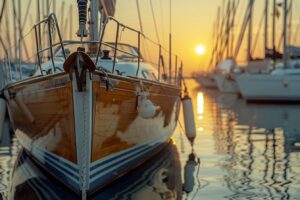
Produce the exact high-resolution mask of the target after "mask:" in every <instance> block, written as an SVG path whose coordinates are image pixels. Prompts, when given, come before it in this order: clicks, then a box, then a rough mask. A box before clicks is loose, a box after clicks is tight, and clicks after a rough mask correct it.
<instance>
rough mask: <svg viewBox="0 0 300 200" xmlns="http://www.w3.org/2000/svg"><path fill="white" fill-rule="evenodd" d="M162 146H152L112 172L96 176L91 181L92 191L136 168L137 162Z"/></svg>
mask: <svg viewBox="0 0 300 200" xmlns="http://www.w3.org/2000/svg"><path fill="white" fill-rule="evenodd" d="M160 145H161V143H158V144H156V145H155V146H150V147H149V148H148V149H147V150H145V151H143V152H141V153H139V154H137V155H135V156H133V157H131V158H130V159H126V160H125V161H123V162H121V164H119V165H116V166H114V167H111V168H110V170H108V171H105V172H102V173H99V174H97V175H96V176H94V177H93V178H91V179H90V189H95V188H97V186H99V185H101V184H103V183H104V182H106V181H107V180H110V179H111V178H112V177H113V176H116V175H118V173H119V172H121V171H124V169H128V168H131V167H132V166H134V163H135V162H138V161H139V160H140V159H141V157H143V156H144V155H147V154H150V152H151V151H153V150H154V149H155V148H157V147H159V146H160Z"/></svg>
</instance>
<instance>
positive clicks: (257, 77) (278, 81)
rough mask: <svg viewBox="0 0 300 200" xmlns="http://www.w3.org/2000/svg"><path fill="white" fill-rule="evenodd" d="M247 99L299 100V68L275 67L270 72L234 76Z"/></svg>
mask: <svg viewBox="0 0 300 200" xmlns="http://www.w3.org/2000/svg"><path fill="white" fill-rule="evenodd" d="M236 81H237V83H238V85H239V88H240V91H241V94H242V96H243V97H244V98H245V99H246V100H247V101H300V90H299V88H300V69H295V68H287V69H276V70H274V71H272V72H271V73H270V74H241V75H237V76H236Z"/></svg>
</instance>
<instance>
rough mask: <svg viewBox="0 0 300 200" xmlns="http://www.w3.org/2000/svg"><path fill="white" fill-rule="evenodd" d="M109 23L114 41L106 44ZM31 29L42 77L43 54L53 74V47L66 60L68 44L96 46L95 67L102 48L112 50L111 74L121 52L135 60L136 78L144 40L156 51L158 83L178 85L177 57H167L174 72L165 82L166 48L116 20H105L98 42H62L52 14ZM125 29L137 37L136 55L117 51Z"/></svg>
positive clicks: (179, 70)
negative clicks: (112, 25) (44, 40)
mask: <svg viewBox="0 0 300 200" xmlns="http://www.w3.org/2000/svg"><path fill="white" fill-rule="evenodd" d="M109 22H114V23H115V24H116V25H117V30H116V35H115V41H114V42H113V43H107V42H104V41H103V39H104V35H105V32H106V27H107V25H108V23H109ZM45 25H46V27H47V36H48V39H47V41H48V46H47V47H46V48H42V44H41V43H42V35H43V34H44V33H42V27H41V26H45ZM33 29H34V32H35V39H36V49H37V54H36V56H37V64H38V67H39V69H40V71H41V74H42V75H44V74H43V69H42V57H41V55H43V54H44V53H45V52H48V58H49V60H51V62H52V70H53V72H56V71H57V68H56V66H55V62H54V51H53V49H54V47H55V46H59V47H60V48H61V49H62V53H63V58H64V59H66V58H67V55H66V51H65V45H68V44H81V45H82V44H97V45H98V48H97V52H96V58H95V60H96V61H95V64H96V66H97V63H98V61H99V58H100V56H101V54H102V47H103V46H107V47H109V48H112V49H113V50H114V55H113V60H112V71H111V73H114V72H115V68H116V63H117V53H118V52H122V53H123V54H126V55H128V56H131V57H132V58H135V59H136V60H137V69H136V73H135V76H138V74H139V72H140V66H141V62H142V61H143V57H142V54H141V39H144V40H147V41H149V42H150V43H152V44H153V45H155V46H156V48H157V50H158V62H157V70H158V81H159V82H161V81H162V79H165V81H168V82H169V83H170V84H179V83H178V82H179V81H178V80H179V79H180V77H181V74H182V67H183V66H182V64H181V65H178V62H177V61H178V56H177V55H173V54H172V55H169V56H172V57H174V59H175V71H173V72H172V73H171V74H168V78H167V80H166V78H164V76H166V74H167V73H166V69H165V62H164V57H163V53H167V54H168V53H169V51H168V50H167V49H166V48H164V47H163V46H162V45H161V44H158V43H156V42H154V41H153V40H151V39H150V38H148V37H147V36H146V35H144V34H143V33H141V32H140V31H138V30H136V29H134V28H131V27H129V26H126V25H124V24H122V23H120V22H119V21H118V20H116V19H114V18H113V17H108V18H107V20H106V21H105V23H104V25H103V29H102V32H101V34H100V40H99V41H73V40H65V41H64V40H63V39H62V35H61V33H60V29H59V26H58V22H57V18H56V16H55V14H53V13H52V14H50V15H49V16H48V17H47V18H46V19H44V20H42V21H40V22H39V23H37V24H35V25H34V27H33ZM125 29H126V30H129V31H131V32H133V33H135V34H136V35H137V55H135V54H132V53H130V52H127V51H124V50H122V49H118V45H119V44H120V43H119V35H120V31H124V30H125ZM53 30H55V31H56V32H57V36H58V39H59V40H58V42H53V38H52V32H51V31H53ZM169 59H170V58H169ZM181 63H182V62H181ZM152 64H153V63H152ZM162 69H163V71H164V72H163V73H162Z"/></svg>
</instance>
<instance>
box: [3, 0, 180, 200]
mask: <svg viewBox="0 0 300 200" xmlns="http://www.w3.org/2000/svg"><path fill="white" fill-rule="evenodd" d="M101 2H102V3H103V2H104V4H102V3H101V5H99V1H98V0H92V1H90V5H89V9H90V11H91V12H90V14H91V16H90V21H91V22H90V23H89V24H90V34H89V35H90V38H89V39H88V40H84V37H85V36H87V35H88V34H87V29H86V19H87V1H86V0H80V1H78V8H79V21H80V23H79V29H78V32H77V35H78V36H79V37H80V40H79V41H70V40H63V35H62V34H61V33H60V29H59V26H58V23H57V19H56V16H55V15H54V14H51V15H49V17H47V18H46V19H44V20H42V21H41V22H39V23H37V24H36V25H35V26H34V28H33V29H32V32H33V34H35V37H36V48H37V51H36V57H33V58H37V65H38V69H37V71H36V73H35V74H34V75H33V76H31V77H29V78H26V79H23V80H18V81H15V82H13V83H10V84H8V85H7V87H6V88H5V91H4V94H5V99H6V100H7V103H8V111H9V116H10V119H11V121H12V124H13V127H14V130H15V133H16V136H17V138H18V140H19V142H20V144H21V145H22V146H23V147H24V149H25V151H26V152H27V153H28V154H29V155H30V156H32V157H33V158H34V159H35V160H36V161H37V163H39V165H40V166H41V167H43V168H44V169H45V170H47V171H48V172H49V173H50V174H51V175H52V176H54V177H56V178H57V179H58V180H59V181H61V182H62V183H63V184H65V185H66V186H68V187H69V188H71V189H72V190H73V191H75V192H76V193H78V194H81V196H82V198H83V199H85V198H87V196H89V195H90V194H92V193H94V192H95V191H96V190H99V189H100V188H102V187H104V186H105V185H108V184H109V183H111V182H112V181H114V180H115V179H118V178H120V177H121V176H122V175H124V174H125V173H127V172H128V171H130V170H132V169H133V168H135V167H137V166H138V165H140V164H142V163H144V162H145V161H146V160H147V159H148V158H150V157H152V156H153V155H155V154H156V153H157V152H158V151H160V150H161V149H162V148H163V146H164V145H165V144H167V143H168V142H169V140H170V137H171V135H172V133H173V131H174V129H175V127H176V124H177V120H178V116H179V108H180V97H181V79H182V66H181V67H180V68H179V69H177V68H176V69H175V70H174V71H175V72H176V74H175V73H173V71H172V70H171V66H170V74H168V78H167V79H164V78H163V75H162V73H161V67H164V66H163V65H162V64H161V62H162V61H161V57H162V55H161V53H160V52H158V53H157V55H158V57H159V58H160V60H159V61H158V63H157V65H156V66H155V65H153V64H150V63H149V62H146V60H145V59H143V57H142V55H141V38H142V37H143V38H144V39H147V37H146V36H144V35H143V34H142V33H141V32H139V31H137V30H135V29H133V28H130V27H128V26H125V25H124V24H122V23H120V22H119V21H118V20H116V19H114V18H113V17H110V16H111V15H113V13H114V9H112V10H111V11H110V10H109V9H108V8H110V7H109V6H106V4H105V2H109V3H111V2H110V1H101ZM98 8H102V10H100V13H103V15H102V19H103V21H102V25H101V28H102V29H101V34H99V32H98V31H99V28H98V24H99V23H98V18H99V16H98ZM111 24H113V26H115V27H116V34H115V37H114V38H115V39H116V40H115V41H113V42H111V41H106V40H105V36H106V35H109V36H110V34H106V31H107V29H108V28H109V26H110V25H111ZM44 29H45V30H44ZM119 30H122V34H124V32H125V31H129V32H131V33H132V34H134V35H135V36H136V38H137V46H131V45H124V44H122V43H121V42H120V41H119V40H120V34H121V33H120V32H119ZM41 33H47V34H41ZM99 35H100V39H99V38H98V36H99ZM45 36H47V37H46V38H44V37H45ZM30 39H31V38H30ZM55 40H57V41H55ZM43 41H46V43H47V44H46V45H45V46H44V44H43ZM156 47H157V49H159V47H160V48H161V46H160V45H159V44H156ZM110 52H113V55H110ZM169 55H170V57H173V56H174V55H171V54H169ZM170 60H171V58H170ZM176 67H177V66H176ZM174 77H175V78H174Z"/></svg>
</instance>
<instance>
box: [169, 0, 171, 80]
mask: <svg viewBox="0 0 300 200" xmlns="http://www.w3.org/2000/svg"><path fill="white" fill-rule="evenodd" d="M169 12H170V24H169V25H170V27H169V83H171V79H172V0H170V11H169Z"/></svg>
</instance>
